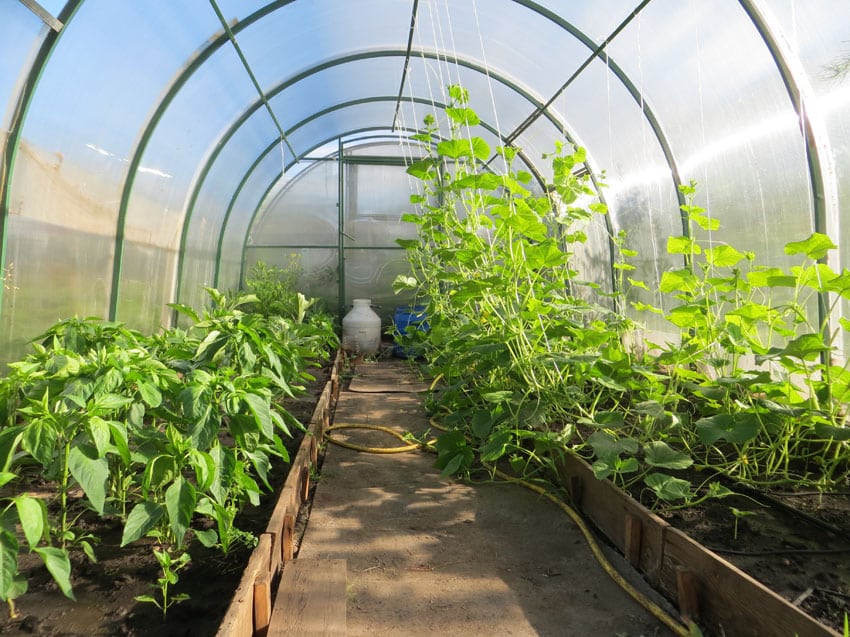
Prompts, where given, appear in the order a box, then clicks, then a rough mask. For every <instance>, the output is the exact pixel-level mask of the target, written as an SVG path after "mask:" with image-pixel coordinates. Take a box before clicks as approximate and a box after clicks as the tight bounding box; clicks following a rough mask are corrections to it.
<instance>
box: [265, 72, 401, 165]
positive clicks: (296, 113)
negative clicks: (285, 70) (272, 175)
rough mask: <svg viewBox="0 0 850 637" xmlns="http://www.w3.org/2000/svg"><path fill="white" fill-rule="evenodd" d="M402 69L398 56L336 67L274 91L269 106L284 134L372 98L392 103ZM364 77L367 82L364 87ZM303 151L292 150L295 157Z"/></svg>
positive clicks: (302, 149) (301, 149)
mask: <svg viewBox="0 0 850 637" xmlns="http://www.w3.org/2000/svg"><path fill="white" fill-rule="evenodd" d="M403 67H404V58H403V57H401V56H394V57H377V58H368V59H365V60H357V61H353V62H347V63H342V64H337V65H334V66H331V67H329V68H325V69H322V70H320V71H319V70H317V71H316V72H315V73H312V74H310V75H308V76H307V77H304V78H303V79H300V80H298V81H297V82H294V83H292V84H288V85H287V86H286V88H285V89H283V90H282V91H279V92H278V90H277V89H275V93H276V94H275V95H274V96H273V97H272V98H271V100H270V102H271V105H272V108H273V109H274V111H275V113H277V114H278V117H279V118H280V122H281V125H282V126H283V127H284V129H285V130H287V131H288V130H290V129H291V128H293V127H294V126H296V125H298V124H299V123H301V122H302V121H303V120H305V119H307V118H308V117H311V116H314V115H315V114H316V113H319V112H321V111H323V110H325V109H328V108H331V107H334V106H338V105H340V104H343V103H346V102H350V101H355V100H363V99H374V98H376V97H384V98H389V99H393V100H394V99H395V98H396V96H397V94H398V87H399V82H401V72H402V69H403ZM364 77H370V78H371V79H370V81H369V82H368V83H366V82H363V78H364ZM284 79H286V80H288V79H290V78H284ZM390 123H391V122H390ZM305 150H306V149H304V148H296V152H298V153H299V154H301V153H303V152H304V151H305Z"/></svg>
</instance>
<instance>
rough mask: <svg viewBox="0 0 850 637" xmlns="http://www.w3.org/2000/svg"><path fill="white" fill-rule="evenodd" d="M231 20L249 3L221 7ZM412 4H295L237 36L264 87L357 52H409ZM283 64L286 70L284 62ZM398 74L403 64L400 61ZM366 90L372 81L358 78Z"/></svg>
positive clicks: (366, 0)
mask: <svg viewBox="0 0 850 637" xmlns="http://www.w3.org/2000/svg"><path fill="white" fill-rule="evenodd" d="M220 6H221V8H222V11H223V12H224V15H225V17H226V18H228V19H229V18H230V17H231V14H232V13H233V12H236V14H237V15H238V14H240V13H244V9H243V8H241V7H242V6H244V3H242V2H237V3H227V2H225V3H221V4H220ZM410 6H411V5H410V3H408V2H397V1H394V0H358V2H357V5H356V11H353V10H352V4H351V2H350V0H325V1H324V2H293V3H290V4H287V5H285V6H282V7H280V8H278V9H277V10H275V11H273V12H271V13H269V14H268V15H265V16H264V17H263V19H262V20H258V21H256V22H254V23H252V24H250V25H249V26H247V27H246V28H245V29H244V30H240V31H238V33H237V34H236V37H237V40H238V41H239V45H240V46H241V47H242V50H243V52H244V53H245V57H246V58H247V59H248V62H249V63H250V64H251V67H252V68H253V70H254V72H255V73H256V75H257V79H258V80H259V82H260V86H262V87H263V88H264V89H266V90H268V88H269V87H271V86H274V85H276V84H277V83H279V82H280V81H281V79H282V78H281V69H286V72H287V75H292V74H295V73H300V72H302V71H304V70H306V69H309V68H311V67H313V66H315V65H316V64H318V63H321V62H327V61H329V60H334V59H337V58H340V57H344V56H346V55H350V54H352V53H354V52H363V51H369V50H372V51H374V50H379V49H387V48H389V49H399V50H401V51H404V47H405V45H406V36H407V33H408V30H409V26H410ZM282 61H283V62H284V63H283V64H282V63H281V62H282ZM397 63H398V69H399V70H398V73H400V72H401V68H402V66H403V59H399V60H398V62H397ZM359 79H360V80H361V81H363V82H366V83H367V85H368V84H369V83H370V82H371V81H372V79H371V78H370V77H369V76H364V77H361V78H359Z"/></svg>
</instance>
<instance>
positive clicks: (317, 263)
mask: <svg viewBox="0 0 850 637" xmlns="http://www.w3.org/2000/svg"><path fill="white" fill-rule="evenodd" d="M292 255H296V257H297V258H298V261H299V263H300V266H301V276H300V277H299V278H298V280H297V281H296V286H297V288H298V290H299V291H301V293H302V294H304V295H305V296H307V297H308V298H317V299H320V300H321V301H322V303H323V304H324V308H325V309H326V310H327V311H329V312H331V313H333V314H336V313H337V311H338V310H339V305H340V303H339V294H338V290H339V257H338V256H337V255H338V252H337V250H336V248H328V249H324V248H285V249H283V248H263V247H256V248H255V247H249V248H248V249H247V250H246V252H245V272H246V273H248V272H250V271H251V268H252V267H253V266H254V264H256V263H257V262H258V261H262V262H263V263H265V264H266V265H276V266H279V267H281V268H284V267H286V266H287V265H288V264H289V261H290V259H291V258H292Z"/></svg>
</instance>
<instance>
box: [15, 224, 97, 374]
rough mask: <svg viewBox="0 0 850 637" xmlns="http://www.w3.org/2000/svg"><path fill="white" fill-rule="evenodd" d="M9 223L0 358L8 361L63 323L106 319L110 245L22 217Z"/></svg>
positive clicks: (88, 236)
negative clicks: (74, 319)
mask: <svg viewBox="0 0 850 637" xmlns="http://www.w3.org/2000/svg"><path fill="white" fill-rule="evenodd" d="M7 223H8V232H9V235H8V240H7V245H6V257H7V259H8V264H9V265H8V266H7V271H6V276H5V279H4V282H3V285H4V293H3V312H2V316H0V335H2V339H3V341H2V343H0V358H2V359H3V360H7V361H8V360H10V358H9V357H12V358H20V356H21V355H22V353H23V352H24V350H25V349H26V347H25V344H26V343H27V342H28V341H29V340H31V339H32V338H34V337H36V336H38V335H39V334H40V333H41V332H43V331H44V330H45V329H46V328H47V327H49V326H51V325H53V324H54V323H56V322H57V321H59V320H62V319H66V318H71V317H72V316H75V315H76V316H100V317H105V316H106V315H107V313H108V309H109V308H108V299H109V287H110V283H111V276H112V242H111V241H105V240H104V238H103V237H102V236H100V235H96V234H91V233H88V232H77V231H73V230H69V229H67V228H63V227H60V226H56V225H52V224H47V223H42V222H39V221H33V220H30V219H26V218H22V217H18V216H12V217H10V218H9V220H8V222H7ZM32 255H41V256H40V258H38V259H33V258H32Z"/></svg>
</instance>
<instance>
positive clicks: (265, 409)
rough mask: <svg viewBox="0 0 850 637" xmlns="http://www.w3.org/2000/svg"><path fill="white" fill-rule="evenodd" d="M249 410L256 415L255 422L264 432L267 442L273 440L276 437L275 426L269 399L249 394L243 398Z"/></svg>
mask: <svg viewBox="0 0 850 637" xmlns="http://www.w3.org/2000/svg"><path fill="white" fill-rule="evenodd" d="M243 398H244V400H245V403H246V404H247V405H248V409H250V410H251V413H252V414H253V415H254V421H255V422H256V423H257V426H258V427H259V430H260V431H261V432H262V434H263V436H264V437H265V438H266V440H271V439H272V437H273V436H274V424H273V423H272V415H271V406H270V404H269V398H268V397H267V396H262V395H260V394H255V393H251V392H250V391H249V392H247V393H246V394H245V395H244V396H243Z"/></svg>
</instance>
